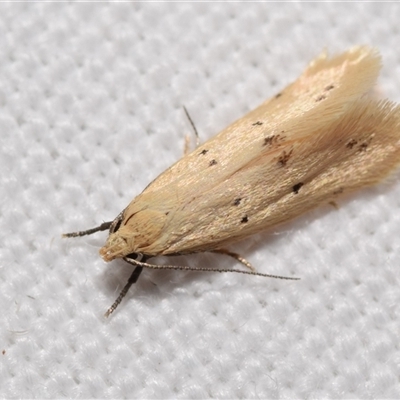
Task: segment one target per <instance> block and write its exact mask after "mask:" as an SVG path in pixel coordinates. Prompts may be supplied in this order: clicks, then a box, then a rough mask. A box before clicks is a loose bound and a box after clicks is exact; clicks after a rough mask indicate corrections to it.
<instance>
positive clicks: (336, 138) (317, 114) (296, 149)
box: [64, 46, 400, 315]
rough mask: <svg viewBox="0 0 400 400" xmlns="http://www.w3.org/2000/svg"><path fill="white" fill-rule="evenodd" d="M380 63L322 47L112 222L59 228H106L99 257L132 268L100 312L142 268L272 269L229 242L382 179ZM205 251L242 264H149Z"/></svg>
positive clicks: (387, 121) (394, 109)
mask: <svg viewBox="0 0 400 400" xmlns="http://www.w3.org/2000/svg"><path fill="white" fill-rule="evenodd" d="M380 67H381V59H380V56H379V53H378V52H377V51H376V50H374V49H371V48H369V47H365V46H360V47H354V48H352V49H350V50H348V51H346V52H344V53H342V54H339V55H337V56H334V57H331V58H329V57H328V55H327V54H326V53H322V54H321V55H320V56H318V57H317V58H316V59H314V60H313V61H312V62H311V63H310V64H309V65H308V67H307V68H306V70H305V71H304V72H303V73H302V74H301V76H300V77H299V78H298V79H297V80H296V81H295V82H293V83H292V84H290V85H289V86H287V87H286V88H285V89H284V90H282V91H281V92H279V93H278V94H276V95H275V96H273V97H272V98H271V99H269V100H267V101H265V102H264V103H263V104H261V105H260V106H259V107H258V108H256V109H255V110H253V111H251V112H250V113H248V114H247V115H245V116H244V117H242V118H241V119H239V120H237V121H236V122H234V123H233V124H231V125H230V126H228V127H227V128H226V129H224V130H223V131H222V132H220V133H219V134H218V135H216V136H215V137H214V138H212V139H210V140H208V141H207V142H205V143H204V144H203V145H201V146H199V147H197V148H196V149H195V150H194V151H193V152H191V153H190V154H188V155H186V156H184V157H183V158H182V159H181V160H179V161H178V162H176V163H175V164H174V165H172V166H171V167H170V168H169V169H167V170H166V171H165V172H163V173H162V174H161V175H160V176H159V177H158V178H156V179H155V180H154V181H153V182H151V183H150V184H149V185H148V186H147V187H146V188H145V190H144V191H143V192H142V193H141V194H139V195H138V196H137V197H136V198H134V199H133V200H132V201H131V203H130V204H129V205H128V206H127V207H126V208H125V209H124V210H123V211H122V212H121V213H120V214H119V215H118V216H117V217H116V218H115V219H114V220H113V221H110V222H105V223H103V224H101V225H100V226H98V227H96V228H93V229H89V230H86V231H80V232H74V233H68V234H65V235H64V236H65V237H75V236H83V235H88V234H92V233H94V232H97V231H103V230H107V229H109V236H108V239H107V241H106V243H105V245H104V246H103V247H102V248H101V249H100V254H101V256H102V258H103V259H104V260H105V261H112V260H114V259H116V258H122V259H124V260H125V261H127V262H128V263H129V264H132V265H134V266H135V267H136V268H135V270H134V271H133V273H132V275H131V277H130V278H129V280H128V283H127V284H126V286H125V287H124V289H123V290H122V292H121V294H120V296H119V297H118V298H117V300H116V301H115V303H114V304H113V305H112V306H111V307H110V308H109V309H108V311H107V313H106V315H109V314H111V313H112V312H113V311H114V310H115V308H116V307H117V306H118V304H119V303H120V302H121V300H122V298H123V297H124V296H125V294H126V293H127V291H128V290H129V287H130V286H131V285H132V284H133V283H135V282H136V281H137V279H138V277H139V275H140V273H141V272H142V270H143V268H156V269H164V268H169V269H183V270H196V271H220V272H226V271H235V272H240V273H247V274H252V275H260V276H271V275H267V274H261V273H257V272H256V271H255V270H254V269H253V267H252V266H251V265H250V263H248V262H247V261H246V260H245V259H243V258H242V257H240V256H239V255H238V254H235V253H233V252H230V251H229V250H226V248H227V247H228V246H230V245H232V244H233V243H235V242H236V241H239V240H241V239H243V238H245V237H247V236H249V235H252V234H255V233H258V232H260V231H263V230H266V229H270V228H273V227H275V226H277V225H278V224H281V223H283V222H285V221H288V220H290V219H292V218H294V217H296V216H298V215H300V214H303V213H304V212H306V211H308V210H310V209H312V208H314V207H316V206H318V205H319V204H321V203H328V202H331V201H334V200H335V199H337V197H338V196H339V195H341V194H343V193H347V192H350V191H353V190H355V189H358V188H361V187H364V186H367V185H371V184H374V183H376V182H378V181H380V180H381V179H382V178H384V177H385V176H387V175H388V174H389V172H390V171H392V170H393V169H394V168H395V167H396V166H397V164H399V161H400V109H399V106H398V105H396V104H394V103H393V102H390V101H388V100H378V99H376V98H374V95H373V92H372V88H373V86H374V85H375V82H376V80H377V77H378V73H379V70H380ZM210 251H211V252H217V253H223V254H227V255H229V256H232V257H234V258H235V259H237V260H238V261H240V262H241V263H242V264H244V265H245V266H246V267H248V268H249V270H226V269H223V270H221V269H215V268H190V267H185V266H174V265H155V264H151V263H148V260H149V259H150V258H152V257H155V256H160V255H162V256H168V255H181V254H192V253H198V252H210ZM272 277H276V276H272ZM278 278H283V277H278ZM286 279H297V278H286Z"/></svg>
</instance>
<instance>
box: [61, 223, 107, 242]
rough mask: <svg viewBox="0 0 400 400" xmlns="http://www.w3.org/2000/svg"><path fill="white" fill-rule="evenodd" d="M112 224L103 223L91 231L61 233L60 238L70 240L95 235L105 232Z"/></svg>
mask: <svg viewBox="0 0 400 400" xmlns="http://www.w3.org/2000/svg"><path fill="white" fill-rule="evenodd" d="M112 223H113V221H109V222H103V223H102V224H101V225H99V226H96V227H95V228H92V229H88V230H86V231H78V232H71V233H63V234H62V237H63V238H71V237H78V236H85V235H91V234H92V233H96V232H100V231H106V230H108V229H110V226H111V224H112Z"/></svg>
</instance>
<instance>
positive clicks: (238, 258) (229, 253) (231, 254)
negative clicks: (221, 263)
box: [211, 249, 257, 272]
mask: <svg viewBox="0 0 400 400" xmlns="http://www.w3.org/2000/svg"><path fill="white" fill-rule="evenodd" d="M211 253H217V254H224V255H226V256H229V257H232V258H234V259H235V260H236V261H239V262H240V263H241V264H243V265H244V266H245V267H247V268H248V269H249V270H250V271H252V272H257V270H256V269H255V268H254V267H253V266H252V265H251V264H250V263H249V262H248V261H247V260H246V259H245V258H243V257H242V256H241V255H240V254H237V253H234V252H232V251H229V250H226V249H218V250H213V251H212V252H211Z"/></svg>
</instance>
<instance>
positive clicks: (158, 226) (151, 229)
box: [100, 209, 166, 261]
mask: <svg viewBox="0 0 400 400" xmlns="http://www.w3.org/2000/svg"><path fill="white" fill-rule="evenodd" d="M124 214H126V215H124ZM165 219H166V217H165V214H164V213H161V212H159V211H154V210H149V209H145V210H141V211H139V212H136V213H134V214H131V213H129V212H127V210H126V212H125V213H123V214H122V215H121V214H120V215H119V216H118V217H117V218H116V219H115V221H114V222H115V224H114V222H113V224H112V226H111V229H110V235H109V236H108V239H107V241H106V244H105V245H104V246H103V247H102V248H101V249H100V255H101V257H103V259H104V261H111V260H113V259H114V258H122V257H125V256H127V255H128V254H132V253H146V254H149V255H153V254H151V252H150V253H149V251H148V249H149V247H151V244H152V243H154V242H155V241H157V239H158V238H159V237H160V234H161V231H162V228H163V227H164V223H165ZM146 250H147V251H146Z"/></svg>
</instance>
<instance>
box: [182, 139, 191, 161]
mask: <svg viewBox="0 0 400 400" xmlns="http://www.w3.org/2000/svg"><path fill="white" fill-rule="evenodd" d="M189 147H190V137H189V135H185V146H184V147H183V155H184V156H187V155H188V154H189V152H190V148H189Z"/></svg>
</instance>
